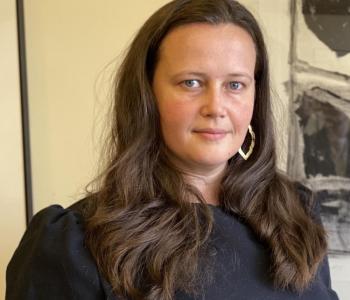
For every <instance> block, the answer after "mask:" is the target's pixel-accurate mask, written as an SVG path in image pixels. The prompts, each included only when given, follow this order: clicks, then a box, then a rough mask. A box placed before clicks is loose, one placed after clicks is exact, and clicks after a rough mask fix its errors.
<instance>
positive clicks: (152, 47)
mask: <svg viewBox="0 0 350 300" xmlns="http://www.w3.org/2000/svg"><path fill="white" fill-rule="evenodd" d="M271 116H272V113H271V103H270V95H269V71H268V58H267V54H266V49H265V45H264V40H263V37H262V34H261V31H260V29H259V26H258V24H257V23H256V21H255V19H254V17H253V16H252V15H251V14H250V13H249V12H248V11H247V10H246V9H245V8H244V7H243V6H241V5H240V4H239V3H238V2H236V1H233V0H193V1H189V0H175V1H172V2H170V3H168V4H167V5H165V6H164V7H162V8H161V9H160V10H158V11H157V12H156V13H155V14H154V15H153V16H151V17H150V19H149V20H148V21H147V22H146V23H145V24H144V25H143V27H142V28H141V29H140V31H139V33H138V34H137V36H136V37H135V39H134V41H133V43H132V44H131V46H130V49H129V51H128V53H127V55H126V57H125V59H124V62H123V63H122V65H121V67H120V69H119V71H118V73H117V76H116V81H115V94H114V109H113V120H112V128H111V133H110V137H109V141H108V146H107V148H106V149H107V153H106V154H107V156H106V157H107V164H106V167H105V170H104V172H103V173H102V174H101V175H100V177H99V181H98V182H99V183H100V184H99V185H98V186H97V188H96V189H95V190H94V192H90V193H89V194H88V196H87V197H86V198H85V199H83V200H81V201H80V202H78V203H76V204H75V205H73V206H72V207H70V208H68V209H63V208H61V207H59V206H52V207H49V208H46V209H44V210H43V211H41V212H39V213H38V214H37V215H36V216H35V217H34V218H33V221H32V223H31V225H30V226H29V228H28V230H27V232H26V234H25V235H24V237H23V239H22V241H21V243H20V246H19V248H18V249H17V251H16V253H15V254H14V257H13V258H12V261H11V262H10V264H9V267H8V273H7V299H9V300H10V299H166V300H170V299H315V300H316V299H317V300H321V299H337V295H336V294H335V292H333V291H332V290H331V287H330V277H329V268H328V263H327V259H326V236H325V231H324V229H323V228H322V225H321V224H320V219H319V216H318V211H317V209H316V206H315V205H314V203H313V201H312V199H311V194H310V192H309V191H308V190H307V189H306V188H304V187H303V186H301V185H299V184H296V183H293V182H292V181H290V180H289V179H288V178H287V177H286V176H284V175H282V174H281V173H280V172H278V171H277V168H276V155H275V144H274V131H273V126H272V120H271V119H272V117H271Z"/></svg>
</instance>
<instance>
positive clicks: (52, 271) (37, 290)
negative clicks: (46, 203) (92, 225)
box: [6, 202, 104, 299]
mask: <svg viewBox="0 0 350 300" xmlns="http://www.w3.org/2000/svg"><path fill="white" fill-rule="evenodd" d="M78 203H79V202H78ZM80 204H81V202H80ZM6 281H7V290H6V296H7V298H6V299H73V298H74V299H100V298H101V299H104V298H102V297H103V295H104V293H103V289H102V288H101V284H102V283H101V280H100V276H99V274H98V271H97V267H96V265H95V263H94V260H93V258H92V256H91V254H90V252H89V251H88V249H87V248H86V247H85V245H84V220H83V217H82V214H81V213H80V211H79V210H78V209H74V206H73V207H71V208H67V209H64V208H62V207H61V206H59V205H53V206H50V207H47V208H45V209H43V210H41V211H40V212H38V213H37V214H36V215H35V216H34V217H33V219H32V220H31V222H30V224H29V226H28V228H27V230H26V232H25V233H24V235H23V237H22V240H21V242H20V244H19V246H18V248H17V249H16V251H15V253H14V255H13V257H12V259H11V261H10V263H9V265H8V268H7V274H6ZM45 297H46V298H45ZM50 297H51V298H50Z"/></svg>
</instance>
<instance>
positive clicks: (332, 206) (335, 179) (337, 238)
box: [288, 0, 350, 299]
mask: <svg viewBox="0 0 350 300" xmlns="http://www.w3.org/2000/svg"><path fill="white" fill-rule="evenodd" d="M291 7H292V9H291V18H292V42H291V60H290V64H291V78H292V79H291V81H292V82H291V83H292V84H291V85H290V87H291V88H290V95H291V103H292V106H291V112H292V116H291V117H292V126H291V127H290V130H289V149H290V151H289V155H288V172H289V174H290V175H292V176H293V177H294V178H295V179H297V180H300V181H302V182H303V183H304V184H306V185H307V186H309V187H310V188H312V190H314V191H315V195H316V199H317V201H319V203H320V205H321V217H322V221H323V224H324V226H325V228H326V230H327V232H328V242H329V258H330V264H331V270H332V277H333V281H335V282H336V284H337V287H338V288H341V289H344V290H346V292H345V294H346V295H350V0H292V6H291ZM349 299H350V298H349Z"/></svg>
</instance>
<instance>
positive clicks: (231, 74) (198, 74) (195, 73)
mask: <svg viewBox="0 0 350 300" xmlns="http://www.w3.org/2000/svg"><path fill="white" fill-rule="evenodd" d="M183 75H191V76H198V77H207V75H206V74H205V73H201V72H191V71H186V70H185V71H181V72H179V73H176V74H175V75H174V77H178V76H183ZM227 76H230V77H245V78H247V79H249V80H250V81H253V79H254V77H252V76H250V75H249V74H248V73H245V72H236V73H229V74H227Z"/></svg>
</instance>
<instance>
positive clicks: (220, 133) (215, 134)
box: [193, 128, 229, 141]
mask: <svg viewBox="0 0 350 300" xmlns="http://www.w3.org/2000/svg"><path fill="white" fill-rule="evenodd" d="M193 132H194V133H195V134H198V135H199V136H200V137H201V138H204V139H206V140H211V141H217V140H220V139H223V138H224V137H225V136H226V134H228V133H229V132H228V131H227V130H225V129H221V128H200V129H195V130H193Z"/></svg>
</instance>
